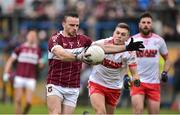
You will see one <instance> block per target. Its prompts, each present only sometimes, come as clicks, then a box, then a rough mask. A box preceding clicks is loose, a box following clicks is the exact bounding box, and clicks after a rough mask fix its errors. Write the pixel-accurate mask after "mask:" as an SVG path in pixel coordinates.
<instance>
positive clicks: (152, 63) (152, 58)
mask: <svg viewBox="0 0 180 115" xmlns="http://www.w3.org/2000/svg"><path fill="white" fill-rule="evenodd" d="M133 38H134V40H135V41H143V44H144V46H145V49H144V50H143V51H142V52H139V51H136V55H137V69H138V74H139V76H140V80H141V82H144V83H160V79H159V75H160V72H159V59H160V55H167V54H168V49H167V46H166V43H165V41H164V39H163V38H162V37H160V36H159V35H157V34H154V33H152V34H151V36H149V37H147V38H145V37H143V36H141V34H140V33H138V34H136V35H134V36H133Z"/></svg>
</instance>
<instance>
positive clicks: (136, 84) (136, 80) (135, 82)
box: [134, 79, 141, 87]
mask: <svg viewBox="0 0 180 115" xmlns="http://www.w3.org/2000/svg"><path fill="white" fill-rule="evenodd" d="M140 85H141V81H140V80H139V79H135V80H134V86H136V87H139V86H140Z"/></svg>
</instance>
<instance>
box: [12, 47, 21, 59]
mask: <svg viewBox="0 0 180 115" xmlns="http://www.w3.org/2000/svg"><path fill="white" fill-rule="evenodd" d="M20 52H21V46H18V47H16V48H15V49H14V51H13V53H12V55H11V57H13V58H15V59H16V58H17V57H18V56H19V54H20Z"/></svg>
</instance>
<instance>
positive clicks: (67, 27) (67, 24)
mask: <svg viewBox="0 0 180 115" xmlns="http://www.w3.org/2000/svg"><path fill="white" fill-rule="evenodd" d="M63 28H64V32H65V34H66V35H67V37H73V36H76V34H77V31H78V29H79V18H76V17H70V16H69V17H66V19H65V20H64V21H63Z"/></svg>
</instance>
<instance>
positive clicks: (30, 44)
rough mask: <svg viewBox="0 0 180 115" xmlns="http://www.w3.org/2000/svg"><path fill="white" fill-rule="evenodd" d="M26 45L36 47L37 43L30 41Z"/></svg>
mask: <svg viewBox="0 0 180 115" xmlns="http://www.w3.org/2000/svg"><path fill="white" fill-rule="evenodd" d="M26 45H28V46H29V47H36V45H37V44H36V43H29V42H26Z"/></svg>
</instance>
